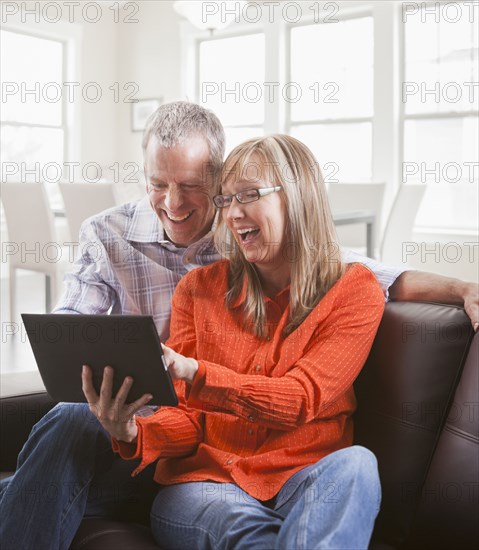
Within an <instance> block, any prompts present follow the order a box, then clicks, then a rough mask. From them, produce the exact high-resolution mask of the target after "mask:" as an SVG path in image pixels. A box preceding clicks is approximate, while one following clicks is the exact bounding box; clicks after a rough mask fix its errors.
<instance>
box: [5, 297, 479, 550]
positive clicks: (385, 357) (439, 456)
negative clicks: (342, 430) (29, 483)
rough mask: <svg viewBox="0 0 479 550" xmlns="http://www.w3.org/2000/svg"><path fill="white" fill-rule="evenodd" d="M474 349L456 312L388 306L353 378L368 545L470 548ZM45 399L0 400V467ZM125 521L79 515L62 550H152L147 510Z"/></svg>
mask: <svg viewBox="0 0 479 550" xmlns="http://www.w3.org/2000/svg"><path fill="white" fill-rule="evenodd" d="M478 348H479V334H478V335H475V336H474V334H473V331H472V329H471V325H470V322H469V319H468V318H467V316H466V315H465V313H464V311H463V310H462V309H461V308H458V307H452V306H442V305H438V304H429V303H405V302H403V303H400V302H396V303H390V304H388V305H387V307H386V311H385V314H384V317H383V320H382V322H381V325H380V327H379V331H378V334H377V336H376V339H375V342H374V346H373V349H372V350H371V353H370V356H369V358H368V361H367V363H366V365H365V367H364V369H363V371H362V372H361V375H360V376H359V378H358V380H357V381H356V384H355V387H356V394H357V399H358V410H357V413H356V416H355V419H356V429H355V440H356V443H358V444H361V445H364V446H366V447H368V448H369V449H371V450H372V451H373V452H374V453H375V454H376V456H377V458H378V462H379V469H380V476H381V483H382V488H383V500H382V506H381V511H380V514H379V516H378V519H377V522H376V527H375V531H374V535H373V539H372V542H371V548H372V549H375V550H388V549H404V548H405V549H418V550H419V549H421V550H424V549H427V548H431V549H434V550H439V549H443V548H444V549H454V550H456V549H460V550H464V549H469V548H470V549H473V548H474V549H475V548H478V547H479V522H478V521H477V517H476V516H477V504H478V494H479V453H478V443H479V429H478V425H479V410H478V409H479V404H478V389H479V368H478V363H479V361H478V355H479V349H478ZM52 405H53V403H52V402H51V400H50V399H49V398H48V396H47V395H46V394H45V393H37V394H33V395H27V396H25V395H24V396H17V397H10V398H6V399H3V400H2V401H1V402H0V412H1V428H2V432H1V433H2V445H1V450H0V470H2V471H8V470H10V471H12V470H14V468H15V460H16V456H17V454H18V452H19V450H20V448H21V446H22V444H23V442H24V441H25V439H26V438H27V437H28V433H29V430H30V428H31V426H32V425H33V424H34V423H35V422H36V420H37V419H39V418H40V417H41V416H42V415H43V414H44V413H45V412H46V411H47V410H48V409H49V408H50V407H51V406H52ZM130 519H132V520H134V522H116V521H104V520H99V519H88V520H84V521H83V523H82V525H81V527H80V529H79V531H78V533H77V536H76V538H75V540H74V542H73V544H72V546H71V549H72V550H79V549H82V550H92V549H95V550H96V549H101V550H108V549H112V550H113V549H114V550H121V549H135V550H144V549H145V550H146V549H154V548H156V549H158V546H157V545H156V544H155V543H154V541H153V538H152V537H151V534H150V531H149V529H148V527H147V523H148V517H147V514H144V516H142V517H135V518H133V517H132V518H130ZM141 523H143V525H142V524H141ZM19 528H21V526H19ZM5 550H10V549H5ZM288 550H290V549H288Z"/></svg>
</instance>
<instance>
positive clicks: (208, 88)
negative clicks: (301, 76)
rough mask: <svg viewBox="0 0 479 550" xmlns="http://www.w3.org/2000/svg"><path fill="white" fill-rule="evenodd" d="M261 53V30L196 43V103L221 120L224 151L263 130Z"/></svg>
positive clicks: (259, 133) (262, 67) (262, 37)
mask: <svg viewBox="0 0 479 550" xmlns="http://www.w3.org/2000/svg"><path fill="white" fill-rule="evenodd" d="M264 56H265V44H264V34H262V33H255V34H247V35H242V36H233V37H227V38H218V39H210V40H202V41H201V42H200V43H199V90H198V98H199V103H201V104H202V105H203V106H204V107H207V108H208V109H211V110H212V111H214V112H215V113H216V114H217V115H218V117H219V119H220V120H221V122H222V123H223V125H224V128H225V132H226V151H227V152H228V151H230V150H231V149H232V148H233V147H234V146H235V145H237V144H239V143H241V142H242V141H244V140H246V139H248V138H250V137H255V136H258V135H263V133H264V131H263V124H264V91H265V90H264V82H265V74H264V73H265V70H264Z"/></svg>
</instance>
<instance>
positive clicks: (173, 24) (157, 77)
mask: <svg viewBox="0 0 479 550" xmlns="http://www.w3.org/2000/svg"><path fill="white" fill-rule="evenodd" d="M138 6H139V11H138V13H137V15H136V18H137V19H138V20H139V23H126V22H125V23H122V24H121V25H120V26H119V34H118V51H117V55H118V65H119V73H118V74H119V81H120V83H127V82H134V83H136V84H137V85H138V88H139V91H138V94H137V96H136V97H137V98H138V99H148V98H162V99H163V101H164V102H165V103H166V102H169V101H175V100H178V99H185V98H184V97H182V96H181V90H180V70H181V59H180V53H181V42H180V32H179V29H180V18H179V16H178V15H177V14H176V13H175V12H174V11H173V3H172V2H164V1H153V2H151V1H140V2H138ZM118 117H119V121H118V122H119V127H118V160H119V161H120V162H121V163H125V162H135V163H138V165H139V166H142V164H143V159H142V151H141V137H142V134H141V132H132V131H131V104H130V103H120V105H119V110H118Z"/></svg>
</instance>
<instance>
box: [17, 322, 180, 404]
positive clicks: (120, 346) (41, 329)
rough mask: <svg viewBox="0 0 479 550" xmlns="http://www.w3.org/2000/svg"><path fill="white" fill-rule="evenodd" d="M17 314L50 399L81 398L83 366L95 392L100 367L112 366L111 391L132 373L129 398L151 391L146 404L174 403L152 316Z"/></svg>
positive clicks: (80, 401) (100, 371)
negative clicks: (87, 367)
mask: <svg viewBox="0 0 479 550" xmlns="http://www.w3.org/2000/svg"><path fill="white" fill-rule="evenodd" d="M22 319H23V323H24V326H25V330H26V333H27V335H28V339H29V340H30V345H31V346H32V350H33V354H34V355H35V359H36V362H37V365H38V370H39V371H40V375H41V377H42V380H43V383H44V384H45V388H46V390H47V392H48V393H49V394H50V397H52V399H54V400H55V401H65V402H70V403H82V402H86V398H85V395H84V394H83V391H82V387H81V386H82V384H81V372H82V366H83V365H88V366H89V367H91V369H92V372H93V385H94V387H95V389H96V391H97V393H99V391H100V386H101V381H102V379H103V369H104V368H105V367H106V366H111V367H113V369H114V372H115V374H114V380H113V394H114V395H116V393H117V391H118V389H119V388H120V386H121V384H122V382H123V380H124V379H125V376H131V377H132V378H133V385H132V387H131V389H130V392H129V394H128V398H127V402H128V403H131V402H132V401H135V400H136V399H138V398H139V397H141V396H142V395H144V394H145V393H150V394H152V395H153V399H152V400H151V401H149V402H148V405H169V406H176V405H177V404H178V399H177V396H176V392H175V389H174V387H173V383H172V381H171V378H170V374H169V372H168V370H167V368H166V363H165V358H164V355H163V350H162V348H161V343H160V338H159V336H158V332H157V330H156V327H155V323H154V322H153V318H152V317H151V316H149V315H75V314H73V315H71V314H60V313H58V314H57V313H55V314H32V313H23V314H22Z"/></svg>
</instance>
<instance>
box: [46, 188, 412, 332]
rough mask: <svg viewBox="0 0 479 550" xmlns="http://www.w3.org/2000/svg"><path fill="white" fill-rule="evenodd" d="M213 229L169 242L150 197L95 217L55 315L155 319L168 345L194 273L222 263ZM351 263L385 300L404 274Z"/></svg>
mask: <svg viewBox="0 0 479 550" xmlns="http://www.w3.org/2000/svg"><path fill="white" fill-rule="evenodd" d="M214 229H215V227H213V228H212V230H211V231H210V232H209V233H208V234H207V235H205V236H204V237H203V238H201V239H200V240H199V241H197V242H195V243H193V244H192V245H190V246H188V247H186V248H184V247H177V246H175V245H174V244H172V243H171V242H170V241H168V240H167V239H166V238H165V237H166V236H165V233H164V230H163V226H162V225H161V222H160V221H159V219H158V217H157V215H156V213H155V212H154V210H153V209H152V207H151V205H150V202H149V199H148V197H147V196H145V197H144V198H143V199H141V200H140V201H136V202H131V203H127V204H123V205H121V206H118V207H114V208H111V209H109V210H106V211H105V212H102V213H101V214H98V215H96V216H93V217H92V218H89V219H88V220H87V221H86V222H85V223H84V224H83V225H82V229H81V232H80V242H79V250H78V253H77V259H76V261H75V264H74V268H73V271H72V272H70V273H68V274H67V275H66V276H65V282H66V285H67V286H66V290H65V292H64V293H63V296H62V297H61V299H60V301H59V303H58V304H57V306H56V308H55V310H54V312H55V313H83V314H104V313H118V314H120V313H121V314H124V315H151V316H152V317H153V319H154V321H155V324H156V327H157V330H158V334H159V335H160V338H161V339H162V341H166V339H167V338H168V336H169V324H170V317H171V298H172V296H173V292H174V290H175V288H176V285H177V284H178V282H179V280H180V279H181V278H182V277H183V275H185V274H186V273H187V272H188V271H191V270H192V269H194V268H196V267H199V266H205V265H208V264H211V263H213V262H215V261H217V260H219V259H220V256H219V254H218V253H217V252H216V249H215V247H214V244H213V231H214ZM343 259H344V261H346V262H348V263H352V262H361V263H363V264H364V265H366V266H367V267H368V268H369V269H371V270H372V271H373V272H374V274H375V275H376V278H377V279H378V281H379V284H380V285H381V287H382V289H383V292H384V294H385V296H386V297H387V291H388V288H389V286H390V285H391V284H392V283H393V282H394V281H395V279H396V277H398V276H399V274H401V273H402V272H403V271H404V269H401V268H397V267H396V268H392V267H388V266H384V265H382V264H379V263H378V262H375V261H374V260H371V259H370V258H365V257H363V256H360V255H358V254H356V253H354V252H352V251H349V250H343Z"/></svg>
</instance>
